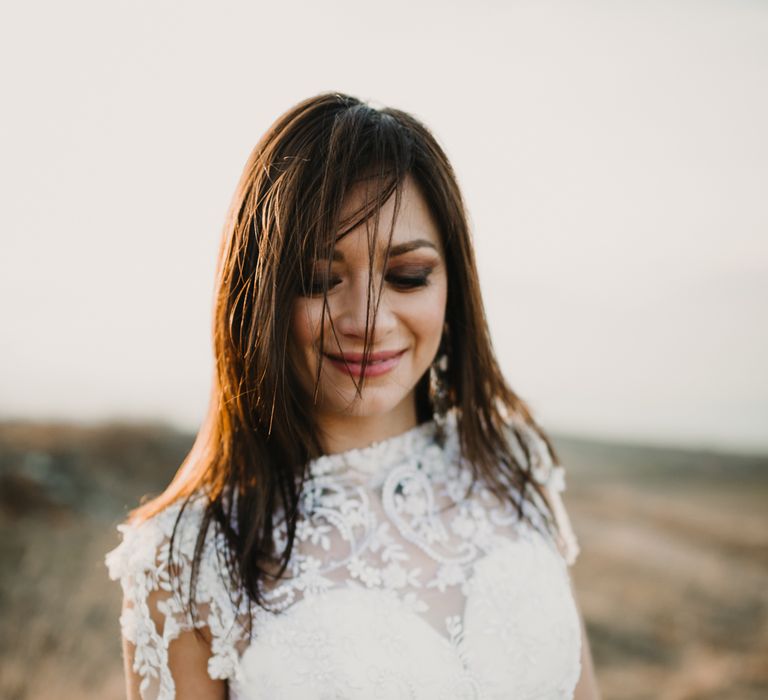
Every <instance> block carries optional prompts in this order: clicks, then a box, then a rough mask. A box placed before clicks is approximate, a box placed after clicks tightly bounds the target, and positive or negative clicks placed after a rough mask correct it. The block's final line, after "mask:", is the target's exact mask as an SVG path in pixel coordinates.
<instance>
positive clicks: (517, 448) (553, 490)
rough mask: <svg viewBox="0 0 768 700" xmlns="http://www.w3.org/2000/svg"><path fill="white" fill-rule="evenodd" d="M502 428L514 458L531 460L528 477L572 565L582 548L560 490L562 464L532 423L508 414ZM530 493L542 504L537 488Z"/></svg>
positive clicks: (562, 477) (525, 461)
mask: <svg viewBox="0 0 768 700" xmlns="http://www.w3.org/2000/svg"><path fill="white" fill-rule="evenodd" d="M505 429H506V433H507V437H508V439H509V445H510V449H511V450H512V452H513V454H514V455H515V457H516V459H518V461H520V462H521V464H526V463H527V462H530V468H531V477H532V478H533V481H535V482H536V484H538V486H539V487H540V489H541V493H542V494H543V496H544V497H545V498H546V501H547V504H548V507H549V510H550V512H551V513H552V517H553V519H554V522H555V524H556V526H557V535H556V538H555V544H556V546H557V549H558V551H559V552H560V553H561V555H562V556H563V559H564V560H565V562H566V563H567V564H568V565H569V566H573V565H574V564H575V563H576V560H577V558H578V556H579V554H580V552H581V549H580V546H579V542H578V538H577V537H576V534H575V532H574V530H573V526H572V525H571V521H570V517H569V516H568V512H567V510H566V508H565V504H564V503H563V498H562V494H563V492H564V491H565V490H566V482H565V476H566V472H565V467H563V465H562V464H559V463H558V462H556V461H555V458H554V455H553V453H552V450H551V449H550V445H549V443H548V439H545V438H544V437H543V436H542V435H541V434H540V433H539V431H538V430H537V429H536V428H535V427H534V426H533V425H531V424H530V423H528V422H527V421H525V420H523V419H522V418H521V417H519V416H513V417H511V418H510V419H509V420H508V421H507V424H506V426H505ZM523 445H525V448H523ZM525 453H527V454H528V459H526V458H525ZM530 494H531V498H532V499H533V500H534V501H535V502H536V503H537V505H539V506H540V505H542V503H541V496H540V494H539V492H538V491H537V490H536V489H533V488H531V489H530Z"/></svg>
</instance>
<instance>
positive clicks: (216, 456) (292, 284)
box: [129, 93, 559, 609]
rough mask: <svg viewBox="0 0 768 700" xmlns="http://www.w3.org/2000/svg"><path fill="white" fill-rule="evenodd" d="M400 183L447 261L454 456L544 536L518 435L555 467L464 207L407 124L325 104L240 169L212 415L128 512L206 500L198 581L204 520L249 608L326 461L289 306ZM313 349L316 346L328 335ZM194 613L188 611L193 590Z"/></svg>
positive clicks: (298, 111)
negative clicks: (350, 198) (514, 378)
mask: <svg viewBox="0 0 768 700" xmlns="http://www.w3.org/2000/svg"><path fill="white" fill-rule="evenodd" d="M407 175H410V176H411V177H412V178H413V179H414V180H415V181H416V183H417V184H418V186H419V189H420V192H421V194H422V195H423V196H424V198H425V200H426V202H427V204H428V206H429V209H430V211H431V213H432V215H433V216H434V219H435V222H436V224H437V228H438V230H439V233H440V236H441V238H442V243H443V249H444V252H445V264H446V274H447V282H448V293H447V304H446V317H445V318H446V322H447V324H448V329H449V333H448V335H447V336H446V339H447V347H445V350H446V351H447V353H448V356H449V358H450V361H449V364H448V372H447V380H448V385H449V387H450V390H449V400H450V404H451V405H452V406H453V407H455V408H454V410H455V411H456V415H457V417H458V423H457V426H458V430H459V439H460V446H461V451H462V456H463V457H464V458H465V459H466V460H467V461H468V463H469V464H471V465H472V469H473V472H474V476H475V478H478V477H481V478H483V479H484V480H485V481H486V482H487V484H488V486H489V487H490V488H491V489H492V490H493V491H494V492H495V493H496V494H497V495H498V496H499V497H501V498H502V499H504V500H507V501H512V502H513V503H514V505H515V507H516V508H517V510H518V514H519V515H521V516H523V517H525V515H524V513H523V510H522V507H521V503H519V502H517V501H516V500H515V498H514V497H513V496H512V494H513V491H517V492H518V494H522V495H523V497H524V498H525V499H528V500H530V501H531V502H532V503H533V505H534V507H536V508H537V509H538V510H539V511H540V512H541V514H542V515H543V516H544V520H545V522H546V523H547V527H549V528H551V529H553V531H554V529H556V527H557V526H556V523H555V519H554V518H553V517H552V511H551V504H549V503H548V502H547V500H546V499H547V496H546V495H545V494H544V493H543V491H542V489H541V487H540V485H539V484H537V483H536V482H535V481H534V480H533V478H532V472H531V466H532V465H531V459H530V457H531V451H530V450H529V442H528V441H527V440H526V439H525V437H524V436H523V435H522V434H521V431H520V425H519V424H520V423H521V422H522V423H523V427H526V426H527V428H531V429H533V430H534V431H535V432H536V433H537V434H538V435H539V436H540V438H541V439H542V440H543V441H544V444H545V445H546V447H547V449H548V450H549V453H550V456H551V459H552V461H553V463H554V464H559V459H558V458H557V455H556V453H555V451H554V448H553V447H552V444H551V442H550V441H549V439H548V438H547V436H546V435H545V433H544V432H543V430H542V429H541V428H540V427H539V426H538V425H537V424H536V422H535V421H534V419H533V417H532V416H531V413H530V411H529V409H528V407H527V406H526V404H525V402H524V401H523V400H521V399H520V398H519V397H518V396H517V395H516V394H515V393H514V392H513V391H512V390H511V388H509V386H508V385H507V383H506V381H505V379H504V377H503V375H502V373H501V371H500V368H499V364H498V362H497V359H496V357H495V355H494V351H493V349H492V345H491V339H490V335H489V331H488V326H487V320H486V317H485V312H484V308H483V303H482V299H481V294H480V285H479V282H478V276H477V270H476V265H475V256H474V252H473V246H472V241H471V235H470V230H469V225H468V221H467V216H466V212H465V207H464V203H463V200H462V196H461V193H460V191H459V186H458V183H457V180H456V176H455V174H454V172H453V169H452V167H451V165H450V163H449V161H448V158H447V157H446V155H445V153H444V152H443V150H442V148H441V147H440V145H439V144H438V143H437V141H436V139H435V138H434V136H433V135H432V134H431V133H430V131H429V130H428V129H427V128H426V127H425V126H424V125H423V124H422V123H421V122H420V121H419V120H417V119H416V118H415V117H413V116H412V115H410V114H408V113H406V112H403V111H400V110H397V109H392V108H381V109H379V108H374V107H372V106H369V105H368V104H366V103H364V102H362V101H361V100H359V99H357V98H355V97H352V96H349V95H344V94H340V93H325V94H320V95H317V96H315V97H311V98H309V99H306V100H304V101H302V102H300V103H299V104H297V105H296V106H294V107H292V108H291V109H289V110H288V111H287V112H286V113H285V114H283V115H282V116H281V117H279V118H278V119H277V120H276V121H275V122H274V124H273V125H272V126H271V127H270V128H269V129H268V131H267V132H266V133H265V134H264V136H263V137H262V138H261V140H260V141H259V142H258V143H257V144H256V146H255V148H254V149H253V151H252V153H251V154H250V157H249V158H248V161H247V163H246V165H245V168H244V171H243V173H242V176H241V178H240V181H239V184H238V186H237V189H236V191H235V194H234V198H233V200H232V203H231V207H230V211H229V213H228V216H227V219H226V223H225V225H224V230H223V235H222V239H221V246H220V252H219V260H218V266H217V272H216V284H215V302H214V316H213V346H214V360H215V367H214V376H213V381H212V390H211V396H210V402H209V408H208V412H207V415H206V417H205V419H204V421H203V423H202V426H201V428H200V430H199V432H198V435H197V438H196V440H195V443H194V445H193V446H192V449H191V450H190V452H189V454H188V455H187V457H186V458H185V460H184V462H183V463H182V465H181V466H180V468H179V470H178V472H177V474H176V475H175V477H174V479H173V480H172V481H171V483H170V484H169V486H168V487H167V488H166V490H165V491H164V492H163V493H162V494H160V495H159V496H157V497H156V498H154V499H152V500H149V501H147V502H145V503H143V504H142V505H140V506H139V507H137V508H136V509H134V510H133V511H131V513H130V514H129V520H130V521H131V522H141V521H143V520H145V519H146V518H148V517H150V516H152V515H154V514H156V513H158V512H159V511H161V510H162V509H163V508H165V507H166V506H168V505H170V504H172V503H174V502H177V501H180V500H182V501H183V503H184V504H186V503H187V502H188V500H189V498H190V497H191V496H193V495H195V494H199V493H200V492H202V493H204V494H205V495H206V497H207V505H206V509H205V515H204V517H203V519H202V523H201V528H200V532H199V534H198V539H197V547H196V553H195V559H194V561H193V566H192V579H193V581H194V579H195V577H196V575H197V574H196V571H197V569H198V568H199V555H200V552H201V551H202V546H203V543H204V539H205V536H206V532H207V529H208V527H210V526H211V525H212V521H213V524H215V526H217V527H219V528H221V531H222V532H223V533H224V534H225V536H226V541H227V543H228V551H227V552H226V553H225V554H226V558H227V565H228V566H227V568H228V569H229V571H230V572H231V575H232V577H233V579H234V580H233V584H235V586H236V589H237V590H240V589H244V590H245V591H246V592H247V595H248V597H249V600H250V601H251V602H252V603H254V604H257V605H261V606H262V607H266V603H265V600H264V597H263V594H262V591H261V590H260V585H261V584H263V583H265V582H266V581H267V580H268V579H272V578H273V577H275V576H280V575H282V573H283V572H284V571H285V569H286V567H287V564H288V562H289V559H290V557H291V553H292V550H293V547H294V539H295V531H296V522H297V515H298V510H299V509H298V506H299V500H300V496H301V492H302V488H303V486H304V483H305V479H306V466H307V463H308V461H309V460H310V459H313V458H315V457H318V456H320V455H321V454H322V447H321V445H320V443H319V439H318V430H317V426H316V425H315V422H314V418H313V412H312V405H313V400H314V398H315V396H314V395H313V396H307V395H306V390H303V389H302V385H301V383H300V381H299V374H298V371H297V366H296V363H295V361H294V360H293V359H292V358H293V354H292V352H291V344H290V326H291V309H292V306H293V304H294V302H295V300H296V298H297V295H300V294H303V293H306V290H307V284H308V280H307V278H306V270H312V269H313V267H314V266H313V264H312V263H313V261H314V260H320V259H326V258H327V257H328V254H329V252H332V251H333V246H334V245H335V241H336V240H337V238H338V237H339V236H341V235H344V234H345V233H346V232H348V231H349V230H351V229H352V228H354V227H355V226H357V225H359V224H360V223H361V222H366V225H367V222H368V221H369V220H370V219H371V218H373V220H374V222H375V225H374V227H373V228H374V231H375V230H376V228H377V225H378V214H379V210H380V208H381V206H382V205H383V204H384V202H386V201H387V200H388V198H389V197H390V196H393V195H394V197H395V217H396V213H397V211H398V207H399V202H400V196H401V191H402V187H403V182H404V179H405V177H406V176H407ZM361 181H365V182H366V183H372V184H371V185H370V187H369V188H368V190H367V191H368V193H369V194H370V195H371V196H370V197H369V198H367V199H366V200H365V203H364V205H363V207H362V208H361V209H360V210H358V211H356V212H354V213H353V215H352V217H347V219H345V220H344V221H341V220H340V213H341V210H342V203H343V202H344V201H345V196H346V195H347V193H348V191H349V190H350V189H351V188H352V187H353V186H354V185H356V184H357V183H360V182H361ZM393 222H394V219H393ZM390 235H391V234H390ZM390 240H391V239H390ZM370 249H371V250H372V251H373V250H374V249H375V246H370ZM371 256H373V253H372V254H371ZM372 259H373V257H371V260H372ZM371 264H373V263H372V262H371ZM370 279H373V275H369V280H370ZM309 284H310V286H311V279H310V280H309ZM327 291H328V290H327V287H326V288H325V289H324V291H323V301H324V305H327V296H326V295H327ZM368 301H369V311H371V314H370V316H369V320H371V323H370V327H369V329H368V331H367V332H366V338H365V349H364V355H365V361H367V359H368V354H369V352H370V338H371V337H372V331H373V325H374V324H375V304H374V303H373V302H374V301H375V294H373V293H372V290H370V289H369V296H368ZM325 308H327V307H326V306H324V309H325ZM322 325H324V324H322ZM320 345H321V347H325V345H324V343H323V342H322V340H321V342H320ZM319 372H320V368H318V374H317V377H316V382H317V379H318V378H319ZM428 379H429V373H428V372H427V373H425V375H424V376H423V377H422V378H421V379H420V380H419V382H418V383H417V386H416V404H417V415H418V420H419V422H424V421H427V420H429V419H430V418H431V417H432V415H431V410H432V409H431V404H430V396H429V381H428ZM362 381H363V380H361V383H362ZM316 386H317V384H316ZM360 389H361V386H358V392H359V391H360ZM512 437H516V438H518V444H519V445H520V446H521V447H522V449H523V454H524V455H525V457H526V459H525V462H524V463H521V462H520V461H518V459H517V458H516V456H515V453H514V452H515V451H513V450H512V449H511V448H510V438H512ZM517 454H518V456H519V455H520V452H519V450H518V451H517ZM529 485H530V486H532V488H533V489H534V490H535V491H536V492H538V493H539V495H540V496H542V497H543V503H544V506H545V508H544V510H542V509H541V508H540V507H539V506H538V505H537V503H536V500H537V499H534V498H531V494H530V490H529ZM513 487H514V488H513ZM518 498H519V495H518ZM181 512H182V513H183V508H182V509H181ZM180 517H181V513H180V514H179V518H180ZM283 518H284V519H285V525H286V526H287V533H288V536H287V541H286V546H285V547H282V548H280V547H278V546H277V544H276V541H275V538H274V536H273V535H274V530H275V525H276V523H278V522H281V519H283ZM178 523H179V520H178V519H177V521H176V525H178ZM175 531H176V528H175V527H174V534H175ZM172 550H173V546H172V542H171V551H172ZM189 604H190V607H191V608H192V609H194V585H193V586H192V588H191V593H190V603H189Z"/></svg>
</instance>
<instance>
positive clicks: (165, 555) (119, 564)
mask: <svg viewBox="0 0 768 700" xmlns="http://www.w3.org/2000/svg"><path fill="white" fill-rule="evenodd" d="M204 510H205V502H204V499H203V498H202V497H200V496H197V497H195V498H193V499H191V500H190V501H189V502H188V503H186V504H184V503H183V502H177V503H173V504H171V505H169V506H167V507H166V508H164V509H163V510H161V511H160V512H158V513H156V514H155V515H153V516H151V517H149V518H147V519H146V520H144V521H142V522H139V523H132V522H124V523H120V524H119V525H117V531H118V532H119V533H120V538H121V541H120V544H119V545H118V546H117V547H115V548H114V549H113V550H112V551H110V552H108V553H107V554H106V556H105V559H104V561H105V564H106V566H107V569H108V570H109V577H110V578H111V579H112V580H119V581H121V582H122V583H123V584H125V583H129V582H131V580H133V579H135V578H136V577H137V576H140V575H144V576H147V577H150V578H155V579H157V580H158V581H157V582H158V583H160V582H161V578H162V577H161V574H165V575H168V574H170V571H169V570H168V565H169V559H170V558H171V556H173V557H174V558H175V559H177V560H178V564H179V565H181V567H182V569H180V570H179V572H178V573H181V571H182V570H183V565H184V564H188V563H191V560H192V558H193V557H194V551H195V544H196V542H197V537H198V534H199V532H200V528H201V526H202V522H203V514H204ZM213 538H214V532H213V529H212V528H211V529H210V530H209V532H208V533H207V534H206V543H205V544H206V547H205V549H204V552H203V553H204V554H209V553H210V552H208V551H206V550H210V549H211V547H212V545H213V542H212V540H213ZM171 544H173V551H171ZM153 575H154V576H153Z"/></svg>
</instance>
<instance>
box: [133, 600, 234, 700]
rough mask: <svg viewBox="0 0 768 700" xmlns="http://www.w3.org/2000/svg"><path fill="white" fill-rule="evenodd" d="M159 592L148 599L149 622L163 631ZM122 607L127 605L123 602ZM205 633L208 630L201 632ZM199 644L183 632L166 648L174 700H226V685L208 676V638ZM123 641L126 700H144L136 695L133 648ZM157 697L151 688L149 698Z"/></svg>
mask: <svg viewBox="0 0 768 700" xmlns="http://www.w3.org/2000/svg"><path fill="white" fill-rule="evenodd" d="M158 600H162V598H161V597H160V595H159V593H158V592H154V593H153V594H151V595H150V596H149V598H148V604H149V609H150V612H151V615H152V620H153V621H154V623H155V625H156V626H157V628H158V630H162V628H163V619H164V618H163V615H162V614H161V613H160V612H159V611H158V609H157V603H158ZM123 605H124V606H125V605H126V602H125V600H124V601H123ZM203 632H204V633H205V632H207V630H203ZM205 637H206V641H201V640H200V639H199V638H198V636H197V635H196V634H195V633H194V632H193V631H191V630H190V631H184V632H182V633H181V634H179V636H178V637H177V638H176V639H174V640H173V641H172V642H171V643H170V645H169V647H168V666H169V668H170V671H171V675H172V676H173V681H174V683H175V685H176V698H177V700H226V698H227V696H228V691H227V682H226V681H225V680H214V679H212V678H211V677H210V676H209V675H208V659H209V658H210V656H211V645H210V636H209V635H208V634H205ZM122 640H123V667H124V671H125V689H126V697H127V699H128V700H145V699H143V698H142V697H141V695H140V693H139V684H140V682H141V678H140V676H139V675H138V674H137V673H136V672H135V671H134V670H133V661H134V657H135V653H136V646H135V645H134V644H133V643H132V642H129V641H128V640H127V639H126V638H125V637H123V638H122ZM156 694H157V689H156V687H153V686H150V693H149V695H150V697H154V696H156Z"/></svg>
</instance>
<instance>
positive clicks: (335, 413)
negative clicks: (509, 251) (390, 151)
mask: <svg viewBox="0 0 768 700" xmlns="http://www.w3.org/2000/svg"><path fill="white" fill-rule="evenodd" d="M361 197H362V190H361V189H360V188H359V187H358V188H356V189H353V190H351V192H350V194H349V197H348V199H347V201H345V203H344V207H343V210H342V219H343V218H344V217H345V216H347V215H348V214H349V213H351V212H352V211H354V210H356V209H357V208H358V207H359V206H360V205H361V204H362V199H361ZM394 204H395V202H394V196H392V197H390V198H389V200H388V201H387V202H386V204H385V205H384V206H383V207H382V209H381V211H380V213H379V230H378V231H377V232H376V233H377V235H376V244H375V245H376V252H375V257H374V265H373V276H374V279H373V285H372V291H371V294H372V295H373V299H372V303H374V304H375V301H376V294H377V293H378V290H379V289H381V297H380V299H379V304H378V311H377V315H376V327H375V332H374V335H373V337H372V338H371V340H370V349H371V356H370V362H369V364H368V366H367V369H366V374H365V379H364V382H363V387H362V394H361V396H357V395H356V390H355V381H357V382H358V383H359V379H360V371H361V364H360V363H361V362H362V352H363V345H364V342H365V327H366V305H367V295H368V288H369V276H370V273H369V249H368V246H369V243H368V236H367V232H366V224H365V222H363V223H362V224H360V225H359V226H358V227H357V228H355V229H353V230H352V231H351V232H349V233H348V234H346V235H345V236H344V237H343V238H341V240H338V241H337V242H336V246H335V253H334V259H333V260H332V263H331V271H330V279H329V283H328V312H327V314H326V318H325V319H323V318H322V310H323V297H322V279H323V277H324V276H325V275H326V270H327V269H328V268H327V260H318V261H316V263H315V265H316V267H315V283H316V284H318V290H317V293H316V294H314V295H311V296H300V297H298V298H297V300H296V302H295V304H294V308H293V316H292V327H291V333H292V337H291V340H292V348H291V350H292V352H293V353H295V356H296V358H297V364H298V365H299V368H300V372H301V381H302V384H303V385H304V388H305V390H306V391H307V393H308V395H309V396H312V392H313V387H314V381H315V377H316V372H317V365H318V363H319V362H320V356H321V355H324V357H323V361H322V372H321V374H320V385H319V391H318V398H317V403H316V404H315V410H316V411H317V412H318V414H319V417H320V418H323V417H325V418H328V419H339V418H341V417H342V416H367V417H370V416H382V417H385V416H386V415H387V414H389V413H390V412H394V411H408V410H412V411H414V412H415V405H416V402H415V387H416V384H417V382H418V381H419V379H420V378H421V377H422V376H423V375H424V373H425V372H426V371H427V370H428V369H429V365H430V363H431V362H432V360H433V359H434V357H435V354H436V353H437V350H438V346H439V344H440V339H441V336H442V332H443V323H444V321H445V305H446V298H447V279H446V269H445V259H444V251H443V246H442V241H441V237H440V233H439V231H438V229H437V226H436V224H435V222H434V220H433V218H432V215H431V213H430V211H429V208H428V205H427V203H426V201H425V200H424V198H423V196H422V194H421V193H420V191H419V189H418V186H417V185H416V183H415V181H414V180H413V179H412V178H410V176H409V177H407V178H406V180H405V183H404V188H403V193H402V198H401V202H400V211H399V214H398V218H397V220H396V221H395V223H394V228H393V231H392V242H391V249H390V255H389V260H388V261H387V265H386V267H384V254H385V252H386V246H387V238H388V233H389V227H390V225H391V221H392V214H393V212H394ZM368 225H369V226H372V225H373V220H372V219H371V220H370V221H369V222H368ZM382 278H383V284H382ZM328 314H330V317H331V319H332V321H333V325H334V327H335V329H336V338H334V333H333V330H332V328H331V322H330V320H329V319H328ZM323 322H324V323H325V333H324V341H325V346H324V347H321V346H320V330H321V323H323ZM345 359H346V363H347V366H346V367H345V364H344V360H345ZM350 373H351V375H352V376H351V375H350ZM353 376H354V378H355V381H353Z"/></svg>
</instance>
